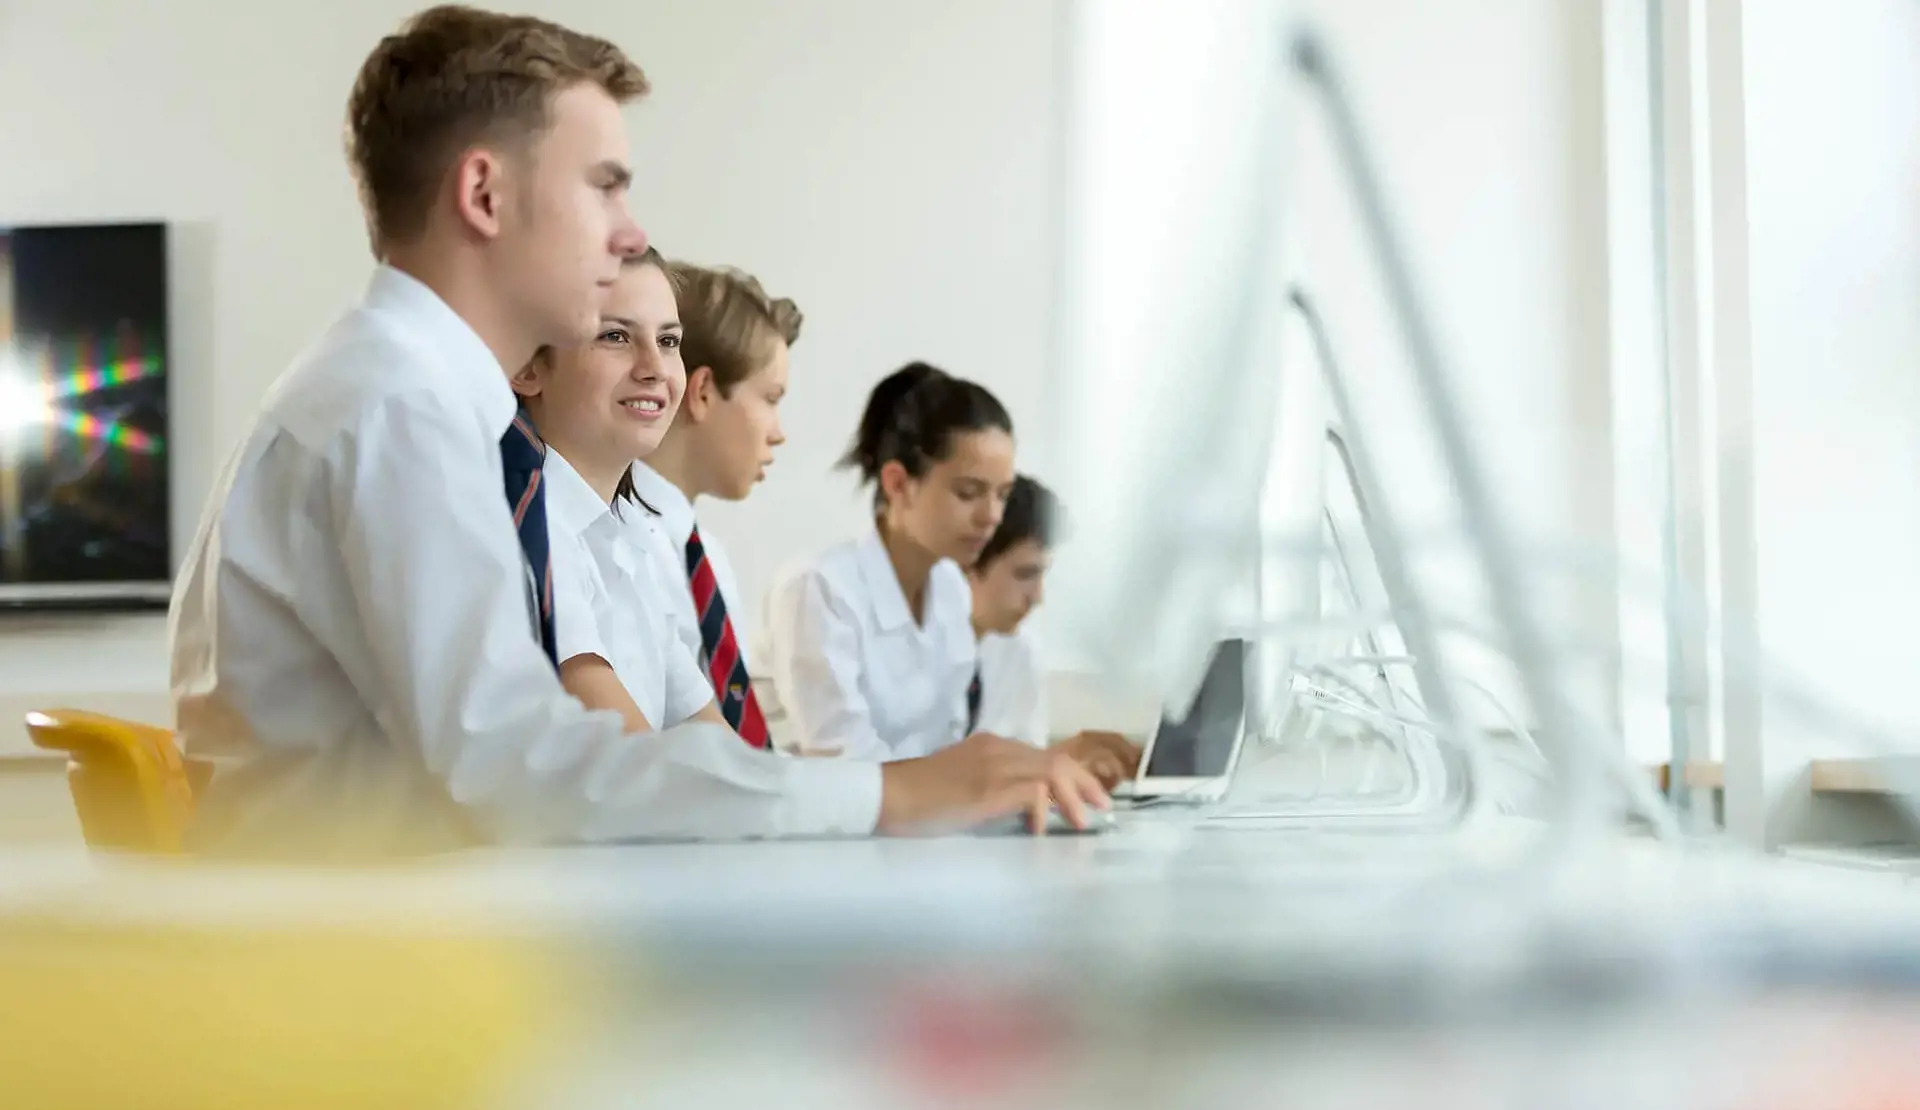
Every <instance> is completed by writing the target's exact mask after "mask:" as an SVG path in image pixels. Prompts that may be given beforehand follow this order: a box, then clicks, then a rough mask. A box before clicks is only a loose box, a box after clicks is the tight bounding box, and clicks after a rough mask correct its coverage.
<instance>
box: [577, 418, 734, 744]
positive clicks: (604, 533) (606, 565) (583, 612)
mask: <svg viewBox="0 0 1920 1110" xmlns="http://www.w3.org/2000/svg"><path fill="white" fill-rule="evenodd" d="M542 473H543V474H544V476H545V477H544V480H545V482H546V484H547V530H548V533H549V535H550V538H551V543H550V544H549V547H550V550H551V551H552V562H553V612H554V636H555V639H556V640H557V641H558V645H559V656H560V661H561V662H562V663H564V662H566V661H567V660H569V659H571V658H573V657H574V656H576V655H597V656H599V657H600V658H602V659H604V660H606V661H607V664H608V665H609V666H611V667H612V668H613V673H614V675H615V676H616V677H618V678H619V679H620V684H621V685H622V686H625V687H626V688H627V694H628V695H629V696H630V697H632V698H633V704H634V705H635V706H636V707H638V708H639V710H640V712H641V713H643V714H645V715H646V718H647V721H648V722H649V723H650V724H652V725H653V727H654V728H656V729H660V728H666V727H667V726H669V725H677V724H679V723H680V722H681V721H684V720H686V719H687V718H688V717H691V716H693V715H694V714H695V713H698V712H700V710H701V709H703V708H705V707H706V706H707V705H709V704H711V703H712V702H713V686H712V685H711V684H710V683H709V681H708V679H707V675H706V672H705V671H703V670H701V669H700V662H699V658H698V655H697V652H698V645H695V646H694V647H693V648H692V649H691V650H689V648H688V645H687V643H686V641H685V640H684V639H682V638H681V636H680V633H679V630H678V629H677V628H676V626H675V623H674V618H673V616H672V615H670V614H669V613H668V612H667V611H666V609H665V598H666V591H665V590H664V589H663V588H662V586H661V583H660V581H659V579H660V575H659V572H658V568H656V567H655V566H654V562H655V559H654V557H653V553H652V552H650V551H648V550H647V549H646V548H645V547H643V546H641V543H642V542H644V541H642V540H641V539H640V537H641V535H642V533H641V532H640V531H639V530H638V529H636V528H635V527H634V522H633V521H632V518H634V517H636V516H640V515H644V514H645V512H646V510H645V509H643V508H641V507H640V506H638V505H634V504H630V503H627V502H622V503H621V504H620V508H619V511H618V512H616V511H614V509H613V508H612V507H611V506H609V505H608V504H607V503H606V502H605V501H602V500H600V495H599V494H598V493H595V492H594V490H593V487H592V486H590V485H588V484H587V480H586V479H585V478H582V477H581V476H580V472H579V471H577V470H575V469H574V468H573V466H572V464H570V463H568V462H567V460H566V459H564V458H562V457H561V455H560V452H558V451H555V450H554V449H553V448H552V447H549V448H547V461H546V465H545V466H544V467H543V468H542Z"/></svg>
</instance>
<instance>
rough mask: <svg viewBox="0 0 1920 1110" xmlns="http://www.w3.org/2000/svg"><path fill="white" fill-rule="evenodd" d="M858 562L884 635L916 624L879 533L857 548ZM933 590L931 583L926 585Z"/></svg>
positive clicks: (871, 534) (864, 539)
mask: <svg viewBox="0 0 1920 1110" xmlns="http://www.w3.org/2000/svg"><path fill="white" fill-rule="evenodd" d="M854 554H855V556H856V557H857V559H858V560H859V566H860V577H861V579H862V580H864V581H865V582H866V584H867V597H869V598H871V599H872V601H873V615H874V619H876V620H878V621H879V622H880V628H881V630H882V631H886V632H892V631H894V630H896V629H900V628H906V627H907V626H909V625H911V624H913V610H911V609H909V608H907V593H906V591H905V590H903V589H901V588H900V576H899V575H898V574H896V573H894V569H893V560H892V559H890V558H888V557H887V545H886V544H884V543H882V542H880V530H879V529H878V528H874V529H870V530H869V531H868V532H867V534H866V535H864V536H862V537H860V543H859V546H857V547H855V548H854ZM927 585H928V587H929V589H931V587H932V585H933V583H932V582H931V580H929V582H928V583H927Z"/></svg>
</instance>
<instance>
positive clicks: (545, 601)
mask: <svg viewBox="0 0 1920 1110" xmlns="http://www.w3.org/2000/svg"><path fill="white" fill-rule="evenodd" d="M546 462H547V445H546V442H545V441H544V440H542V439H541V438H540V433H538V432H536V431H534V430H533V421H532V420H531V419H529V418H528V416H527V410H526V409H524V408H523V409H521V410H520V411H519V412H518V413H516V414H514V417H513V423H512V424H511V425H510V426H508V428H507V433H506V434H505V435H503V436H501V437H500V467H501V469H502V470H503V471H505V473H506V478H507V506H508V507H509V508H511V509H512V510H513V528H514V531H516V532H518V533H520V550H521V551H523V552H525V553H526V556H527V566H528V567H529V568H531V569H532V571H533V580H534V582H535V583H537V584H538V587H539V592H540V646H541V648H543V649H545V651H546V653H547V659H548V660H549V661H551V662H552V663H553V665H554V668H555V669H556V670H557V669H559V666H560V652H559V649H558V647H557V646H556V645H555V642H554V637H553V564H552V562H551V561H550V560H549V559H548V557H547V486H546V483H545V482H543V481H541V476H542V475H541V468H542V467H544V466H545V465H546Z"/></svg>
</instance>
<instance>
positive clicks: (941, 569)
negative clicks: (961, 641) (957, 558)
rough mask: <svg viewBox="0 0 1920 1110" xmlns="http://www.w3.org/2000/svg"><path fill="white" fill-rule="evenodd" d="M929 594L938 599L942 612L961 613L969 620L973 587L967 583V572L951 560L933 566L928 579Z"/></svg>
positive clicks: (971, 609)
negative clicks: (966, 615)
mask: <svg viewBox="0 0 1920 1110" xmlns="http://www.w3.org/2000/svg"><path fill="white" fill-rule="evenodd" d="M929 583H930V586H931V590H930V593H931V594H932V595H933V596H934V597H935V598H936V599H938V604H939V605H940V607H941V608H942V609H943V610H947V611H955V612H963V613H966V614H968V617H969V619H971V616H972V613H973V586H972V584H971V583H969V582H968V581H967V572H966V571H964V570H961V569H960V564H959V563H956V562H954V561H953V560H952V559H942V560H940V561H939V562H937V563H935V564H933V570H932V572H931V574H930V577H929Z"/></svg>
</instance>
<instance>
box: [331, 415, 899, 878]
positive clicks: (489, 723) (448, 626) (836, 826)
mask: <svg viewBox="0 0 1920 1110" xmlns="http://www.w3.org/2000/svg"><path fill="white" fill-rule="evenodd" d="M465 420H471V416H470V415H468V414H466V413H464V412H460V411H457V409H456V407H454V406H447V405H441V404H427V403H420V402H418V401H413V400H412V399H411V398H409V397H407V396H400V397H391V398H388V399H387V400H386V401H384V402H383V403H382V404H381V405H379V406H378V407H376V408H375V409H373V410H372V411H371V412H369V413H368V414H367V415H366V417H365V418H364V419H363V420H362V422H361V424H360V426H359V428H358V429H357V434H356V435H355V436H354V437H352V438H351V439H350V440H349V441H347V443H346V446H345V448H344V451H343V452H342V454H341V455H339V456H336V457H335V458H334V459H332V460H331V462H332V464H333V465H332V466H331V467H330V471H331V472H330V473H329V475H328V487H329V494H330V502H331V503H330V511H331V513H332V515H333V518H334V524H335V529H336V532H337V535H338V536H339V539H340V546H341V551H340V558H341V560H342V564H343V566H344V569H345V572H346V576H347V581H348V583H349V586H350V589H351V592H352V597H353V604H354V606H355V609H356V610H357V616H358V618H359V622H360V624H361V626H362V627H363V628H364V629H365V633H366V644H365V645H364V646H365V650H366V651H368V652H369V653H370V655H371V656H372V660H371V662H372V663H373V664H374V666H373V667H372V668H371V673H372V674H374V675H377V676H378V677H377V678H376V679H375V680H374V681H373V683H372V684H373V685H375V686H376V687H377V688H375V689H369V690H363V691H362V692H361V693H362V697H363V699H364V700H365V701H366V703H367V704H368V706H369V707H370V708H371V709H372V710H373V712H374V713H375V714H376V716H377V718H378V720H379V722H380V724H381V727H382V730H383V731H384V732H385V733H386V735H387V736H388V737H389V739H390V741H391V742H392V743H394V744H396V745H401V746H407V747H412V748H414V749H416V750H417V751H418V752H419V754H420V757H421V759H422V761H423V763H424V765H425V766H426V768H427V769H428V771H429V772H430V773H432V774H433V775H435V776H437V777H438V778H439V779H440V780H441V781H442V782H444V783H445V784H446V788H447V790H448V792H449V794H450V795H451V797H452V798H453V800H454V801H455V802H457V803H458V804H460V805H461V806H462V807H464V808H465V809H467V810H468V811H469V813H470V814H472V815H473V816H474V818H475V819H476V820H477V821H478V823H479V824H480V826H481V828H482V830H483V831H485V832H486V833H488V834H490V835H491V836H492V837H493V838H495V839H497V840H501V841H514V842H541V841H564V840H609V839H621V838H646V837H686V836H703V835H704V836H722V837H751V836H782V835H809V834H811V835H818V834H823V833H868V832H871V831H872V830H873V827H874V824H875V822H876V820H877V818H878V815H879V809H880V772H879V768H878V767H876V766H873V765H871V764H865V765H862V764H856V763H847V762H842V761H839V760H795V759H785V758H782V757H780V756H776V755H771V754H769V753H765V752H760V751H756V750H754V749H751V748H749V747H747V746H746V745H744V744H742V743H740V741H739V740H738V738H736V737H735V736H733V735H732V734H731V733H730V732H728V731H727V730H726V729H723V728H717V727H715V726H713V725H711V724H708V723H705V722H689V723H687V724H684V725H680V726H677V727H674V728H669V729H665V730H662V731H661V732H659V733H657V734H653V735H650V736H647V737H645V738H640V737H629V736H627V735H626V734H625V733H624V732H623V731H622V725H621V721H620V718H619V716H618V715H617V714H614V713H610V712H590V711H588V710H587V709H585V708H584V707H583V706H581V704H580V703H579V702H578V701H576V700H574V699H573V698H571V697H569V696H567V694H566V693H565V691H564V690H563V689H562V687H561V686H560V683H559V679H558V677H557V676H556V675H555V674H554V671H553V667H552V666H551V665H550V663H549V662H548V660H547V658H546V656H545V654H544V653H543V652H542V651H541V650H540V647H539V644H538V642H537V640H536V638H535V635H534V633H533V629H532V626H531V623H530V621H529V618H528V610H527V602H526V571H525V566H524V562H523V560H522V557H521V554H520V550H519V546H518V544H517V543H515V542H514V538H513V530H512V527H511V524H510V523H509V520H508V517H507V515H506V512H507V510H506V504H505V501H504V499H503V498H502V497H501V495H500V489H499V486H498V484H497V483H498V476H497V471H492V470H489V469H488V468H487V467H484V466H478V465H475V464H474V460H473V459H472V457H471V449H470V447H469V446H468V445H469V444H470V443H471V442H472V438H473V435H472V429H471V426H470V425H468V426H467V427H466V428H464V429H463V428H462V427H461V426H460V422H461V421H465ZM450 566H457V567H460V568H461V571H462V573H461V575H460V576H459V583H460V586H461V588H460V589H457V590H456V589H449V588H447V587H448V576H447V571H446V568H447V567H450Z"/></svg>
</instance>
